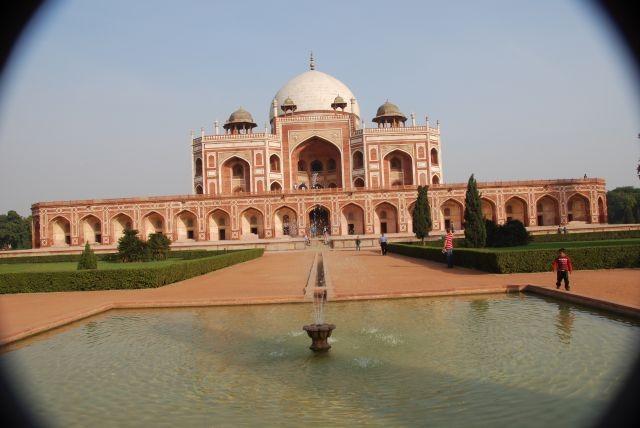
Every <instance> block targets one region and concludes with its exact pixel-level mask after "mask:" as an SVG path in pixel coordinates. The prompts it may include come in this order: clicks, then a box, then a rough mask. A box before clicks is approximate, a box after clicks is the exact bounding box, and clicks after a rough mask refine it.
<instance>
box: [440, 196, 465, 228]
mask: <svg viewBox="0 0 640 428" xmlns="http://www.w3.org/2000/svg"><path fill="white" fill-rule="evenodd" d="M440 217H441V218H442V227H443V229H445V230H446V229H450V228H452V229H453V230H454V231H455V230H462V229H463V228H464V227H463V226H464V223H463V219H464V204H463V203H462V202H460V201H458V200H457V199H454V198H449V199H447V200H446V201H444V202H443V203H442V204H441V205H440Z"/></svg>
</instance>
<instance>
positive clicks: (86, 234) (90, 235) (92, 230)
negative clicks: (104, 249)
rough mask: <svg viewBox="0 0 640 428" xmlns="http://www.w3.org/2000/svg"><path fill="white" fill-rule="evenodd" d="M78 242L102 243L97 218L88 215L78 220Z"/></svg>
mask: <svg viewBox="0 0 640 428" xmlns="http://www.w3.org/2000/svg"><path fill="white" fill-rule="evenodd" d="M80 242H81V243H82V244H84V243H86V242H88V243H89V244H99V243H101V242H102V224H101V223H100V220H99V219H98V217H96V216H94V215H88V216H86V217H84V218H83V219H82V220H80Z"/></svg>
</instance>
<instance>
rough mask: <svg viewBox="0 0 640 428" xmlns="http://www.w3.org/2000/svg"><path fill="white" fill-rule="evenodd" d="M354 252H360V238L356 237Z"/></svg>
mask: <svg viewBox="0 0 640 428" xmlns="http://www.w3.org/2000/svg"><path fill="white" fill-rule="evenodd" d="M356 251H360V237H359V236H356Z"/></svg>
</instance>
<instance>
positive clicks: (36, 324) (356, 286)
mask: <svg viewBox="0 0 640 428" xmlns="http://www.w3.org/2000/svg"><path fill="white" fill-rule="evenodd" d="M323 254H324V265H325V268H326V270H327V273H328V276H329V280H330V281H328V283H327V285H328V286H330V287H332V293H330V295H331V296H332V298H334V299H345V300H346V299H355V298H374V297H402V296H411V295H438V294H465V293H467V294H468V293H473V292H483V293H487V292H504V291H505V288H506V287H507V286H514V285H515V286H524V285H530V284H531V285H539V286H543V287H547V288H551V289H555V286H554V283H555V274H554V273H552V272H548V273H547V272H544V273H530V274H510V275H498V274H487V273H482V272H479V271H474V270H470V269H464V268H455V269H446V267H444V266H443V265H441V264H439V263H435V262H428V261H424V260H420V259H414V258H409V257H403V256H398V255H393V254H389V255H387V256H384V257H383V256H381V255H380V254H379V252H378V251H373V250H367V251H361V252H355V251H325V252H324V253H323ZM314 255H315V253H314V252H313V251H297V252H278V253H266V254H265V255H264V256H263V257H262V258H260V259H256V260H252V261H249V262H245V263H242V264H239V265H235V266H232V267H229V268H226V269H222V270H219V271H216V272H212V273H210V274H207V275H202V276H200V277H196V278H191V279H189V280H186V281H182V282H178V283H175V284H172V285H167V286H165V287H162V288H156V289H146V290H112V291H85V292H64V293H32V294H8V295H0V344H1V343H7V342H11V341H14V340H17V339H19V338H22V337H26V336H29V335H32V334H35V333H37V332H40V331H45V330H47V329H50V328H52V327H54V326H58V325H61V324H64V323H65V322H70V321H73V320H76V319H79V318H82V317H84V316H89V315H92V314H95V313H100V312H102V311H104V310H106V309H109V308H113V307H167V306H190V305H191V306H207V305H220V304H252V303H281V302H302V301H304V296H303V289H304V287H305V285H306V283H307V279H308V276H309V272H310V270H311V266H312V263H313V258H314ZM639 278H640V270H638V269H616V270H597V271H577V272H574V274H573V275H572V291H571V294H572V295H579V296H580V295H581V296H586V297H591V298H596V299H601V300H604V301H608V302H613V303H617V304H620V305H625V306H628V307H632V308H636V309H638V310H640V281H639V280H638V279H639Z"/></svg>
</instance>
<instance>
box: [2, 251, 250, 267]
mask: <svg viewBox="0 0 640 428" xmlns="http://www.w3.org/2000/svg"><path fill="white" fill-rule="evenodd" d="M233 251H238V250H214V251H209V250H175V251H170V252H169V255H168V256H167V258H169V259H183V260H191V259H199V258H202V257H210V256H214V255H218V254H225V253H231V252H233ZM80 256H81V254H54V255H49V256H24V257H2V258H0V264H18V263H60V262H77V261H79V260H80ZM96 258H97V259H98V261H104V262H118V261H120V259H118V253H101V254H96Z"/></svg>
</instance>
